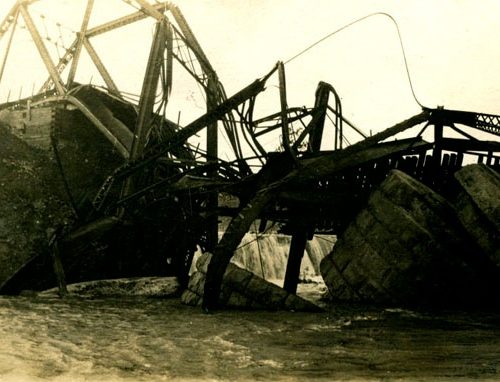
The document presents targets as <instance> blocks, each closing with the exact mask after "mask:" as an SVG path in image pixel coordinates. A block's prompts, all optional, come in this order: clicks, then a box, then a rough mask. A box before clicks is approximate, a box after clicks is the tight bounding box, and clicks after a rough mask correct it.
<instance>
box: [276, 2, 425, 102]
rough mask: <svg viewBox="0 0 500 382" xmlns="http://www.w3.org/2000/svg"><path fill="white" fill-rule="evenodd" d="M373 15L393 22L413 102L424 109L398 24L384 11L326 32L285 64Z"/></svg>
mask: <svg viewBox="0 0 500 382" xmlns="http://www.w3.org/2000/svg"><path fill="white" fill-rule="evenodd" d="M373 16H385V17H388V18H389V20H391V21H392V22H393V24H394V25H395V26H396V31H397V33H398V38H399V44H400V46H401V53H402V54H403V60H404V64H405V70H406V75H407V78H408V83H409V85H410V90H411V93H412V95H413V99H414V100H415V102H417V104H418V105H419V106H420V107H421V108H422V109H425V108H426V107H425V106H423V105H422V104H421V103H420V101H419V100H418V98H417V96H416V94H415V90H414V89H413V83H412V80H411V75H410V69H409V66H408V60H407V58H406V53H405V47H404V44H403V38H402V36H401V32H400V30H399V25H398V23H397V21H396V19H394V17H392V16H391V15H390V14H388V13H385V12H375V13H370V14H369V15H366V16H363V17H361V18H359V19H356V20H354V21H352V22H350V23H348V24H346V25H344V26H342V27H340V28H338V29H336V30H334V31H333V32H331V33H329V34H327V35H326V36H324V37H322V38H320V39H319V40H318V41H316V42H315V43H313V44H311V45H309V46H308V47H306V48H305V49H303V50H301V51H300V52H299V53H297V54H296V55H294V56H293V57H291V58H289V59H288V60H286V61H285V64H288V63H289V62H291V61H293V60H295V59H296V58H298V57H299V56H301V55H303V54H304V53H306V52H308V51H309V50H311V49H312V48H314V47H315V46H316V45H319V44H320V43H322V42H323V41H325V40H326V39H328V38H330V37H332V36H333V35H335V34H337V33H339V32H341V31H343V30H344V29H347V28H349V27H351V26H353V25H354V24H357V23H359V22H361V21H363V20H366V19H368V18H370V17H373Z"/></svg>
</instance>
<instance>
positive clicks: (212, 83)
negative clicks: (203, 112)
mask: <svg viewBox="0 0 500 382" xmlns="http://www.w3.org/2000/svg"><path fill="white" fill-rule="evenodd" d="M217 83H218V80H217V77H216V76H215V73H211V74H210V75H209V77H208V88H207V93H206V94H207V113H209V112H210V111H212V110H213V109H215V108H216V107H217ZM218 139H219V137H218V131H217V121H214V122H212V123H210V124H209V125H208V126H207V158H208V161H209V162H212V163H214V164H217V161H218V154H219V152H218V150H219V145H218ZM217 174H218V169H217V166H214V167H213V169H211V170H210V172H209V174H208V176H210V177H214V178H215V177H217ZM207 202H208V206H207V207H208V209H209V211H210V212H212V213H213V212H214V211H216V210H217V207H218V205H219V196H218V193H217V192H212V193H210V194H209V196H208V201H207ZM207 228H208V229H207V231H208V249H209V250H213V248H215V246H216V245H217V242H218V241H219V217H218V216H217V214H212V215H211V216H210V218H209V219H208V227H207Z"/></svg>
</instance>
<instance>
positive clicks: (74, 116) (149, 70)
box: [0, 0, 500, 308]
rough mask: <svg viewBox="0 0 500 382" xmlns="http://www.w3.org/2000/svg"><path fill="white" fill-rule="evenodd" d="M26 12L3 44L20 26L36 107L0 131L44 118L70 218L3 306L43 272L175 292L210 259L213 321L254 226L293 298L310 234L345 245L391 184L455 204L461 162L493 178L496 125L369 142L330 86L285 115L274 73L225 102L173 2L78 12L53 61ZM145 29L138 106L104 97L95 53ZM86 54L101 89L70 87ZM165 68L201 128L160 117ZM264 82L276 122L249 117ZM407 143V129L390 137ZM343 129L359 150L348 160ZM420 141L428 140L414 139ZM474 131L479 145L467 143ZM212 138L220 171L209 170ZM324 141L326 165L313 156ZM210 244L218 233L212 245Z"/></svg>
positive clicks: (466, 125)
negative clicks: (286, 241)
mask: <svg viewBox="0 0 500 382" xmlns="http://www.w3.org/2000/svg"><path fill="white" fill-rule="evenodd" d="M34 2H35V1H28V0H20V1H18V2H17V3H16V5H15V6H14V7H13V8H12V9H11V11H10V12H9V14H8V15H7V16H6V18H5V19H4V21H3V23H2V25H1V27H0V31H1V32H0V37H2V36H3V35H5V34H7V32H9V30H10V31H11V33H13V31H14V29H15V28H16V25H17V23H18V20H19V18H20V17H22V19H23V20H24V23H25V25H26V28H27V29H28V31H29V33H30V35H31V36H32V38H33V41H34V42H35V46H36V48H37V50H38V52H39V53H40V57H41V59H42V61H43V62H44V65H45V67H46V69H47V72H48V74H49V78H48V80H47V81H46V82H45V83H44V85H43V86H42V88H41V89H40V91H39V93H38V94H37V95H33V96H32V97H28V98H25V99H20V100H17V101H14V102H7V103H5V104H3V105H0V119H2V121H4V122H6V123H8V124H9V125H10V126H11V130H13V131H14V133H17V134H18V135H20V136H22V135H23V134H24V138H25V139H26V140H28V141H29V139H30V137H29V131H30V123H31V121H33V119H36V117H35V116H36V115H37V113H39V114H40V113H42V111H44V110H49V111H50V112H49V113H48V114H47V113H46V114H47V115H48V117H47V120H46V123H45V125H44V126H45V127H43V126H42V127H40V126H38V127H37V128H38V130H37V131H38V133H37V134H38V136H37V138H40V136H42V137H41V140H42V141H43V139H45V141H46V146H47V147H48V148H49V149H50V150H51V153H52V154H51V155H52V156H53V160H54V161H55V162H56V163H57V166H58V175H57V176H58V177H60V179H61V182H62V185H63V186H62V187H63V188H64V192H65V195H66V201H67V203H68V204H69V205H70V206H71V209H72V218H71V221H70V223H68V222H65V224H61V226H59V227H57V229H56V230H55V233H54V234H53V235H52V236H51V237H50V238H49V240H48V243H47V245H50V251H48V252H47V253H49V252H50V253H51V254H52V256H50V255H48V254H47V253H43V254H32V255H31V256H29V257H28V258H27V259H26V262H25V263H23V265H22V266H21V267H19V269H16V271H15V272H13V274H12V275H10V276H9V277H8V278H6V279H5V280H0V291H2V292H4V293H15V292H19V291H20V290H22V289H28V288H29V289H33V288H37V289H43V288H47V287H50V286H53V283H54V279H53V278H48V277H47V276H46V275H47V269H48V270H49V271H50V270H51V268H52V267H53V265H54V264H56V266H55V268H56V274H57V282H58V283H59V286H60V288H61V291H64V285H65V282H74V281H81V280H85V279H89V278H106V277H119V276H123V277H125V276H142V275H165V274H175V275H176V276H177V277H178V278H179V280H180V281H181V283H182V284H183V285H184V286H185V285H187V283H188V273H189V268H190V265H191V261H192V258H193V254H194V252H195V250H196V248H197V246H200V247H201V248H202V249H203V250H204V251H206V252H211V253H213V257H212V260H211V262H210V264H209V265H208V269H207V278H206V282H205V286H204V288H205V289H204V292H205V293H204V300H205V301H204V303H205V306H206V307H209V308H212V307H215V306H216V305H217V301H218V296H219V294H220V288H221V284H222V279H223V275H224V272H225V270H226V268H227V266H228V263H229V261H230V259H231V257H232V255H233V253H234V251H235V250H236V248H237V247H238V245H239V244H240V242H241V240H242V238H243V236H244V235H245V233H247V232H248V231H249V230H250V229H251V228H252V225H253V224H255V222H257V224H258V230H259V231H260V232H266V231H268V230H273V229H275V227H276V226H278V227H279V229H280V231H281V232H283V233H286V234H288V235H290V236H291V237H292V241H291V246H290V252H289V258H288V266H287V272H286V277H285V281H284V285H283V287H284V289H285V290H286V291H287V292H289V293H295V292H296V288H297V282H298V273H299V268H300V263H301V259H302V256H303V253H304V249H305V245H306V242H307V240H308V239H310V238H312V236H313V235H314V234H317V233H329V234H335V235H340V234H342V233H343V232H344V231H345V230H346V229H347V227H348V226H349V224H350V222H352V221H353V220H354V219H355V218H356V216H357V214H358V213H359V212H360V211H361V209H362V208H363V206H364V205H365V204H366V203H367V200H368V198H369V196H370V194H371V193H372V191H373V190H374V189H375V188H377V187H378V185H379V184H380V183H381V182H382V181H383V180H384V179H385V178H386V177H387V175H388V174H389V172H390V171H391V170H393V169H398V170H401V171H404V172H405V173H407V174H408V175H410V176H412V177H413V178H414V179H416V180H418V181H420V182H422V183H423V184H425V185H427V186H429V187H430V188H431V189H432V190H434V191H435V192H438V193H439V194H441V195H443V196H445V197H449V198H453V197H454V196H455V194H456V193H457V186H456V181H455V179H454V174H455V173H456V172H457V171H458V170H460V169H461V168H462V167H463V165H464V163H465V162H464V158H467V160H468V161H471V160H474V161H476V162H480V163H484V164H485V165H487V166H489V167H490V168H492V169H496V170H497V171H498V169H499V168H500V155H499V153H500V142H499V141H498V138H497V137H498V136H499V135H500V116H496V115H490V114H482V113H475V112H465V111H455V110H447V109H444V108H437V109H429V108H424V109H423V110H422V112H421V113H420V114H417V115H415V116H413V117H411V118H409V119H407V120H405V121H403V122H401V123H399V124H396V125H395V126H392V127H389V128H388V129H386V130H384V131H382V132H380V133H378V134H375V135H372V136H368V135H367V134H365V133H364V132H363V131H362V130H360V129H358V128H357V127H356V126H355V125H353V124H352V123H351V122H350V121H348V120H347V119H346V118H344V116H343V114H342V105H341V102H340V97H339V95H338V94H337V92H336V91H335V89H334V87H333V86H331V85H330V84H327V83H323V82H320V83H319V84H318V87H317V90H316V95H315V102H314V105H312V106H310V107H290V106H289V105H288V103H287V91H286V75H285V65H284V64H283V63H282V62H278V63H277V64H276V66H275V67H274V68H272V69H271V70H270V71H269V72H268V73H266V74H265V75H264V76H263V77H262V78H259V79H257V80H255V81H254V82H253V83H251V84H249V85H248V86H247V87H245V88H243V89H242V90H240V91H239V92H237V93H236V94H234V95H232V96H231V97H227V95H226V93H225V91H224V87H223V85H222V83H221V82H220V81H219V79H218V77H217V74H216V72H215V70H214V69H213V68H212V66H211V64H210V62H209V60H208V58H207V57H206V55H205V54H204V52H203V50H202V48H201V46H200V45H199V43H198V42H197V40H196V38H195V36H194V34H193V32H192V31H191V29H190V27H189V25H188V23H187V21H186V20H185V19H184V17H183V16H182V13H181V12H180V10H179V9H178V8H177V7H176V6H175V5H173V4H171V3H156V4H150V3H149V2H147V1H145V0H135V1H133V2H132V3H134V4H135V5H136V6H138V8H139V10H138V11H137V12H135V13H132V14H130V15H128V16H124V17H121V18H118V19H116V20H113V21H110V22H108V23H106V24H103V25H101V26H97V27H93V28H88V23H89V19H90V17H91V14H92V8H93V1H92V0H89V1H88V3H87V8H86V12H85V15H84V18H83V21H82V25H81V30H80V32H79V33H78V34H77V36H76V38H75V41H74V42H73V43H72V44H71V46H70V47H69V48H68V49H67V50H66V52H65V53H64V54H63V55H62V56H61V57H60V59H59V61H58V62H53V61H52V59H51V57H50V55H49V54H48V52H47V48H46V46H45V44H44V41H43V39H42V37H41V34H40V32H39V31H38V29H37V26H36V25H35V23H34V22H33V20H32V17H31V15H30V10H29V7H30V4H31V3H34ZM148 17H149V18H153V19H154V20H156V28H155V32H154V36H153V42H152V45H151V48H150V55H149V59H148V63H147V67H146V73H145V76H144V81H143V84H142V91H141V94H140V97H139V100H138V102H137V103H134V102H130V100H128V99H127V97H126V96H125V94H124V93H122V92H120V90H119V89H118V87H117V86H116V85H115V83H114V81H113V80H112V77H111V74H110V72H109V71H108V70H107V69H106V67H105V66H104V64H103V63H102V61H101V60H100V58H99V56H98V54H97V52H96V51H95V49H93V47H92V44H91V38H92V37H94V36H97V35H99V34H102V33H106V32H109V31H111V30H114V29H117V28H120V27H122V26H124V25H127V24H129V23H133V22H136V21H138V20H141V19H144V18H148ZM83 49H85V50H86V51H87V53H88V54H89V55H90V57H91V58H92V62H93V63H94V64H95V66H96V68H97V69H98V71H99V73H100V74H101V76H102V78H103V80H104V82H105V83H106V87H105V88H101V87H98V86H93V85H84V84H79V83H76V82H75V80H74V78H75V73H76V71H77V69H78V64H79V57H80V55H81V52H82V50H83ZM7 53H8V52H7ZM4 64H5V60H4ZM174 64H176V65H178V67H180V68H181V69H182V70H184V71H185V72H187V73H188V74H189V75H190V76H191V77H192V78H193V79H194V80H195V81H196V82H197V83H198V84H199V85H200V86H201V88H202V89H203V91H204V93H205V97H206V103H207V105H206V113H204V114H202V115H201V116H200V117H198V118H196V119H194V120H193V121H192V122H190V123H188V124H186V125H185V126H180V125H179V123H176V122H173V121H171V120H169V119H168V118H167V117H166V115H165V108H166V105H167V104H168V102H169V101H170V99H171V93H172V92H173V91H174V90H173V75H174V71H173V68H174ZM68 68H69V71H68V77H67V80H65V81H64V80H63V79H62V73H63V72H64V70H65V69H68ZM2 72H3V68H2V70H1V71H0V73H2ZM276 77H277V80H278V82H279V108H277V111H276V112H274V113H271V114H269V115H265V116H257V115H256V112H255V105H256V102H257V100H258V97H259V95H260V94H261V93H263V92H264V91H265V89H266V83H267V82H268V81H269V80H270V79H271V78H276ZM0 79H1V77H0ZM158 94H160V95H159V96H158ZM40 115H41V114H40ZM219 127H221V129H219ZM412 128H417V129H419V130H418V131H417V133H415V134H412V135H410V137H408V134H406V135H405V137H403V138H399V136H398V135H401V134H402V133H407V131H409V130H410V129H412ZM44 129H45V130H44ZM348 130H351V131H352V132H353V133H354V134H357V135H358V136H359V137H360V139H361V140H359V142H357V143H355V144H352V145H348V144H347V142H346V139H345V138H346V132H347V131H348ZM429 131H432V137H433V139H432V140H424V139H423V135H424V133H427V132H429ZM474 131H481V132H482V133H484V136H485V137H487V138H486V139H478V138H477V137H476V134H475V133H473V132H474ZM450 132H453V134H449V133H450ZM199 133H203V134H204V135H203V136H204V137H205V138H206V142H205V144H204V147H203V146H202V147H200V146H199V145H198V146H194V145H193V143H191V141H190V140H191V139H192V138H193V137H195V136H196V135H197V134H199ZM221 134H222V135H223V137H224V139H225V140H226V141H227V142H228V147H229V148H230V150H231V151H232V157H233V159H232V160H224V159H222V158H221V156H220V155H219V151H220V149H219V141H220V138H221V136H220V135H221ZM457 135H458V136H459V138H457ZM75 137H76V138H78V137H79V139H80V140H78V139H76V138H75ZM269 137H271V138H272V139H274V141H275V142H276V143H277V144H276V146H277V147H274V148H273V149H271V150H270V149H269V148H268V147H267V146H266V145H265V144H264V142H266V141H268V140H269ZM398 138H399V139H398ZM326 139H329V140H330V141H331V142H330V143H331V146H333V150H324V149H322V147H324V146H325V144H324V143H325V140H326ZM82 158H90V165H91V166H93V167H92V168H87V169H86V170H84V167H85V164H84V163H82V161H81V159H82ZM102 158H105V160H102ZM471 158H472V159H471ZM86 160H87V159H86ZM82 174H85V175H83V176H82ZM90 178H92V179H90ZM219 231H223V232H224V233H223V235H222V237H221V238H220V240H219V237H218V233H219ZM165 258H168V263H167V262H166V261H165Z"/></svg>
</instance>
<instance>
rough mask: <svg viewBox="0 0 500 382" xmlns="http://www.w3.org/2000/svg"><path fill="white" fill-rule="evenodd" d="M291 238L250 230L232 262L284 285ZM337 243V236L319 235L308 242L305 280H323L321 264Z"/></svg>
mask: <svg viewBox="0 0 500 382" xmlns="http://www.w3.org/2000/svg"><path fill="white" fill-rule="evenodd" d="M290 241H291V237H290V236H287V235H282V234H274V233H273V234H262V235H261V234H258V235H256V234H252V233H247V234H246V235H245V236H244V237H243V239H242V241H241V243H240V245H239V246H238V249H237V250H236V252H235V254H234V256H233V258H232V259H231V262H233V263H234V264H236V265H238V266H240V267H242V268H244V269H247V270H249V271H251V272H253V273H254V274H256V275H257V276H260V277H262V278H264V279H265V280H268V281H270V282H273V283H275V284H277V285H280V286H281V285H282V283H283V280H284V278H285V271H286V264H287V261H288V251H289V248H290ZM334 243H335V236H332V235H316V236H314V237H313V239H312V240H309V241H308V242H307V245H306V250H305V252H304V257H303V258H302V264H301V267H300V275H299V279H300V280H301V281H306V282H309V281H313V282H319V283H321V282H322V278H321V275H320V272H319V263H320V262H321V260H322V259H323V257H325V256H326V255H327V254H329V253H330V252H331V251H332V248H333V245H334ZM198 256H199V253H198V254H197V255H196V256H195V258H194V260H193V263H196V259H197V258H198Z"/></svg>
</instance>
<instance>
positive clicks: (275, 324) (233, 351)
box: [0, 235, 500, 382]
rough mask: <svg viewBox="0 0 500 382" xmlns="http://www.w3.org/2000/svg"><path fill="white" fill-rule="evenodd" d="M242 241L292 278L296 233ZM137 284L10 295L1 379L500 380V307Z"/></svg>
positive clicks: (312, 268)
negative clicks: (208, 296)
mask: <svg viewBox="0 0 500 382" xmlns="http://www.w3.org/2000/svg"><path fill="white" fill-rule="evenodd" d="M325 239H326V240H321V239H319V238H317V239H316V241H313V242H312V243H310V244H309V246H310V247H312V248H313V249H311V248H309V251H308V254H307V256H305V261H304V264H303V267H302V271H301V277H302V279H305V280H309V281H311V280H313V279H314V280H316V281H318V275H317V264H318V263H319V260H320V259H321V257H322V256H324V254H325V253H326V252H328V251H330V250H331V246H332V241H331V240H330V239H329V238H325ZM311 244H312V245H311ZM242 245H245V246H242V247H241V250H240V252H241V253H240V254H238V255H236V256H235V259H234V261H235V262H236V263H238V264H240V265H245V266H247V267H248V268H249V269H250V270H252V271H253V272H254V273H256V274H257V275H260V273H261V272H262V270H263V271H264V274H265V276H266V278H267V279H270V280H271V281H277V283H278V284H279V283H280V282H282V276H283V273H284V267H285V264H286V252H287V251H286V250H285V249H286V248H287V247H288V245H289V241H287V239H286V238H282V237H281V238H280V237H278V236H277V235H275V236H273V237H271V236H269V237H267V238H262V239H261V240H259V245H258V246H257V242H256V241H252V237H251V236H248V237H245V239H244V240H243V242H242ZM259 251H260V252H259ZM261 260H262V263H263V264H264V266H263V267H261ZM143 284H144V285H145V286H143V287H142V289H143V290H142V292H148V291H151V290H152V289H151V288H152V287H151V285H150V286H149V287H148V285H149V284H147V283H143ZM113 285H114V284H113ZM134 285H136V284H134ZM141 285H142V284H141ZM155 285H156V286H158V284H155ZM161 285H163V284H161ZM165 285H167V286H168V285H170V284H168V282H167V283H166V284H165ZM165 285H164V286H165ZM153 286H154V285H153ZM115 287H116V285H115ZM108 289H109V288H108ZM111 289H113V288H111ZM122 289H123V288H122ZM130 289H131V288H124V291H125V292H126V293H125V292H124V294H125V295H126V296H123V297H120V298H117V297H106V298H101V297H99V296H100V295H101V294H99V293H94V294H92V293H90V294H87V296H94V297H93V298H92V297H87V298H82V297H76V296H72V297H70V298H66V299H64V300H61V299H58V298H57V297H54V295H50V294H45V296H43V297H42V296H41V295H38V296H31V297H5V296H4V297H0V381H2V382H3V381H16V382H17V381H30V382H31V381H65V382H66V381H68V382H69V381H71V382H73V381H76V382H78V381H193V380H194V381H198V380H201V381H240V380H241V381H269V380H278V381H331V380H349V381H352V380H361V381H371V380H384V381H385V380H428V381H435V380H449V381H456V380H460V379H461V380H470V379H480V380H500V314H499V313H480V312H474V313H470V312H469V313H464V312H438V313H436V312H434V313H430V312H416V311H410V310H404V309H383V308H374V307H368V306H349V305H342V306H337V305H328V304H327V303H325V302H324V301H320V300H319V298H320V297H321V295H322V293H323V292H324V291H325V287H324V284H322V283H321V282H309V283H302V284H299V290H298V292H299V294H300V295H302V296H303V297H306V298H308V299H311V300H313V301H316V302H317V303H320V304H322V306H323V307H324V308H325V312H324V313H298V312H295V313H294V312H264V311H234V310H233V311H230V310H227V311H220V312H217V313H216V314H211V315H207V314H204V313H203V312H202V311H201V309H200V308H198V307H189V306H184V305H182V304H181V303H180V301H179V300H178V299H176V298H170V299H166V298H148V297H145V296H144V295H147V294H150V293H143V296H140V297H132V296H130ZM135 289H137V288H135ZM135 289H134V290H135ZM139 289H141V288H139ZM153 289H154V288H153ZM164 289H165V288H164ZM167 289H169V288H167ZM103 290H107V289H106V288H104V289H103ZM113 290H114V291H115V292H116V291H117V290H118V289H116V288H115V289H113ZM140 292H141V290H139V291H138V292H137V291H136V292H134V293H140ZM160 294H161V293H160ZM96 296H97V297H96Z"/></svg>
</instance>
